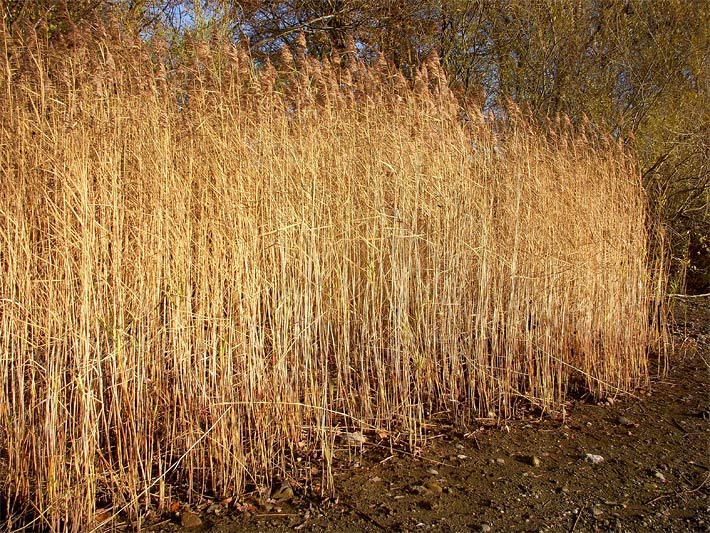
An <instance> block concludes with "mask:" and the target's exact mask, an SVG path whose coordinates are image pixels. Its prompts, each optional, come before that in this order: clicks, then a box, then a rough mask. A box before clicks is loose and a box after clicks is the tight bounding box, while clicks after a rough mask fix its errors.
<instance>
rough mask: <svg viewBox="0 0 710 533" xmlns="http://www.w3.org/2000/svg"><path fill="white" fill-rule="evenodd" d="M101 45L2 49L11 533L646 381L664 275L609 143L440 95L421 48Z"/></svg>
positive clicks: (0, 360) (2, 339) (2, 409)
mask: <svg viewBox="0 0 710 533" xmlns="http://www.w3.org/2000/svg"><path fill="white" fill-rule="evenodd" d="M102 31H103V32H104V35H103V36H102V35H100V33H101V32H102ZM94 32H95V33H96V35H95V36H93V37H92V36H91V35H89V34H87V35H86V36H82V38H81V39H79V38H78V36H77V35H73V34H70V35H69V37H68V42H66V43H65V45H64V47H63V48H62V49H61V50H58V49H56V50H53V49H49V48H48V47H47V46H46V45H45V44H43V43H42V42H38V40H37V39H31V38H28V35H31V33H27V32H26V33H25V34H24V38H23V39H20V38H18V37H16V36H13V35H9V34H7V33H6V34H4V35H3V36H2V39H0V42H4V49H3V52H2V54H0V65H1V66H2V68H1V69H0V70H1V71H2V78H1V79H0V89H1V90H0V99H1V100H0V128H1V129H0V143H1V147H2V149H1V151H0V263H1V264H2V270H1V274H0V328H1V330H0V376H2V385H1V386H0V433H1V434H2V440H1V441H0V442H1V443H2V449H1V455H0V475H1V476H2V479H0V483H1V484H2V485H1V493H0V494H1V495H2V496H1V498H0V499H1V500H2V505H3V506H4V509H3V513H4V514H5V519H7V520H9V522H8V524H9V525H10V526H13V525H14V526H17V525H21V524H23V523H26V521H27V520H28V517H34V520H35V522H34V524H35V525H36V526H38V527H42V528H50V529H53V530H65V529H74V530H86V528H87V527H91V526H87V524H91V523H92V520H94V518H95V512H96V508H97V506H98V507H101V508H104V509H106V508H108V509H110V511H111V513H119V512H123V513H127V514H129V515H130V516H133V517H134V518H136V517H139V516H140V515H141V514H142V513H143V512H145V510H146V509H148V508H151V507H153V508H155V507H158V508H161V509H163V508H165V506H166V505H168V504H169V503H168V502H169V500H170V494H171V490H172V488H173V487H175V486H178V485H180V484H183V485H184V484H189V485H190V486H191V488H192V489H193V490H194V491H195V493H196V494H200V493H206V492H210V493H211V494H213V495H217V496H228V495H236V494H239V493H240V492H242V491H243V490H244V489H245V487H253V488H256V489H260V490H267V489H268V487H269V486H270V485H271V483H272V480H273V479H274V478H279V479H281V478H291V479H295V480H298V481H299V483H302V484H303V486H304V487H306V488H308V489H313V490H321V491H326V492H327V491H329V490H330V489H331V487H332V477H331V475H330V464H331V461H332V458H333V453H334V449H335V446H336V443H337V442H338V441H337V440H336V437H337V435H338V433H339V432H340V431H362V432H364V434H365V435H370V436H371V438H375V436H379V437H384V438H390V439H393V440H394V439H400V440H402V439H404V441H406V442H408V444H409V445H412V446H415V445H418V444H419V443H420V442H421V439H422V438H423V437H424V434H423V429H422V427H423V426H422V422H423V421H425V420H426V419H427V417H428V416H431V415H432V414H435V413H439V414H441V413H442V412H445V413H448V416H449V417H450V418H451V419H452V420H454V421H456V422H457V423H460V424H470V423H473V422H474V418H475V417H477V416H480V413H483V414H487V413H490V412H494V413H495V416H497V417H508V416H514V414H515V410H516V408H517V407H518V406H520V405H527V406H534V407H537V408H540V409H543V410H547V411H556V410H560V409H561V406H562V403H563V401H564V399H565V395H566V394H567V393H568V391H569V390H570V388H571V387H577V388H580V389H583V390H587V391H589V392H591V393H592V394H594V395H596V396H598V397H604V396H609V395H611V396H616V395H618V394H622V393H624V392H626V391H632V390H633V388H634V387H635V386H637V385H639V384H640V383H644V382H645V381H646V380H647V361H648V357H647V354H648V352H649V349H650V347H651V346H662V344H663V343H662V341H663V335H662V332H663V329H662V327H661V326H662V324H661V321H660V318H662V312H661V311H662V310H660V311H659V309H658V308H657V307H656V303H657V297H656V296H657V294H659V288H662V281H663V277H662V276H660V275H658V272H660V271H661V268H660V265H659V263H658V262H656V261H653V260H652V258H651V257H649V252H648V250H649V235H648V231H647V228H646V215H645V212H646V210H645V195H644V192H643V189H642V187H641V185H640V179H639V176H638V172H637V170H636V169H635V168H634V165H633V163H632V162H631V161H630V160H629V159H628V158H627V156H626V155H625V154H624V153H623V151H622V150H621V149H620V148H619V147H618V146H616V145H615V144H613V143H611V142H607V141H606V140H604V139H598V138H595V139H591V138H587V137H586V136H585V133H584V132H576V133H575V132H573V131H571V128H570V127H569V126H568V125H566V123H565V121H564V120H560V121H558V122H557V123H554V122H551V123H550V124H549V128H548V129H547V130H546V131H540V130H537V129H535V128H533V127H532V126H531V125H530V124H529V123H528V122H526V121H525V119H524V118H522V117H521V116H520V114H519V113H516V112H515V111H513V110H509V111H508V119H507V121H506V123H505V124H504V125H502V124H501V123H500V122H498V121H494V120H490V119H485V118H484V117H482V116H481V115H480V113H477V112H476V110H474V109H468V110H463V109H461V108H460V107H459V105H458V103H457V102H456V100H455V98H454V97H453V96H452V94H451V93H450V92H449V90H448V89H447V88H446V82H445V80H444V79H443V75H442V74H441V71H440V69H439V67H438V63H437V62H436V60H435V59H432V61H430V62H429V64H428V65H427V67H426V68H425V69H423V70H422V71H420V72H419V73H418V75H417V77H416V80H414V82H413V83H410V82H409V81H407V80H405V79H404V78H403V77H402V75H401V74H399V73H397V72H396V71H395V70H394V69H392V68H391V67H390V66H389V65H386V64H384V63H383V62H380V63H378V64H374V65H370V66H366V65H364V64H362V63H361V62H359V61H358V60H356V59H354V57H352V56H349V57H343V58H342V60H340V63H339V64H337V65H333V64H323V63H318V62H316V61H315V60H312V59H310V58H309V57H307V56H306V55H305V54H304V53H303V51H302V49H299V50H296V51H295V52H296V53H295V57H294V56H291V54H290V53H289V52H287V51H284V53H283V54H282V55H281V58H280V61H279V64H278V65H277V67H278V68H275V67H274V66H272V65H271V64H266V65H259V66H258V68H256V69H254V68H253V67H252V63H251V61H250V60H249V58H248V57H247V55H246V54H245V53H244V52H243V51H241V50H240V49H238V48H235V47H232V46H226V45H225V46H221V45H217V44H216V43H212V44H208V43H195V44H194V47H193V48H192V51H193V52H194V53H193V54H192V55H193V57H191V59H190V60H184V61H182V62H180V63H179V64H170V63H169V62H168V56H167V55H166V54H165V52H164V51H163V50H161V49H160V48H159V47H152V48H148V47H145V46H144V45H143V44H141V43H139V42H131V41H126V40H124V39H121V38H120V36H118V35H113V36H112V35H111V32H112V30H111V29H110V28H109V29H103V30H98V29H95V30H94ZM654 317H655V318H654ZM311 460H316V461H321V462H322V465H323V468H322V469H321V470H320V471H319V472H320V473H315V472H316V470H312V469H311ZM93 523H94V525H97V526H98V525H99V524H98V523H97V522H93Z"/></svg>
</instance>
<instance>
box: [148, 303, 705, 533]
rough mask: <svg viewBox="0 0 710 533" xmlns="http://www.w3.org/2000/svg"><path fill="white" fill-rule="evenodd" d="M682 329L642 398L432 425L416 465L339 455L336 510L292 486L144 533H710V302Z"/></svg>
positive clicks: (377, 453)
mask: <svg viewBox="0 0 710 533" xmlns="http://www.w3.org/2000/svg"><path fill="white" fill-rule="evenodd" d="M676 321H677V323H678V325H677V326H676V328H675V331H674V336H675V344H676V352H675V354H674V355H673V356H672V359H671V361H670V371H669V372H668V373H667V374H666V375H665V376H664V377H658V378H656V379H654V380H653V381H652V385H651V387H650V389H649V390H638V391H636V397H637V398H626V399H622V398H618V399H616V400H614V401H612V402H602V403H600V404H593V403H590V402H589V401H587V400H585V399H584V398H581V399H577V400H573V401H570V402H569V406H568V407H567V412H566V417H565V419H564V420H562V419H553V418H545V417H543V418H540V417H539V416H538V417H534V416H532V417H526V418H525V419H523V420H519V421H513V422H511V421H503V422H499V423H494V422H493V421H492V422H491V423H490V424H485V423H482V424H481V425H480V427H477V428H472V429H471V431H469V432H465V433H464V432H460V431H455V430H454V429H453V428H452V427H447V426H445V425H441V426H436V425H433V426H432V427H431V428H429V439H428V443H427V446H426V447H425V448H424V449H423V450H422V452H421V453H420V454H417V455H416V456H414V455H412V454H407V453H404V452H401V451H397V450H395V449H392V448H390V446H385V445H384V442H383V443H382V444H378V443H377V442H370V441H368V442H366V443H365V444H364V446H362V450H361V452H360V451H357V450H355V449H353V448H352V447H351V448H347V447H345V446H344V447H343V448H341V449H339V450H338V451H337V454H336V457H337V458H338V461H337V462H336V473H335V476H336V487H337V497H336V498H334V499H328V500H325V501H323V500H321V499H319V498H318V497H316V496H312V495H310V494H308V491H304V488H303V486H302V485H301V484H299V482H298V480H290V483H289V484H288V485H284V486H283V487H280V489H281V490H280V491H278V490H277V491H275V492H274V493H272V499H270V500H261V501H260V500H259V499H258V498H257V497H256V496H254V497H253V498H249V497H245V498H244V499H243V500H241V501H239V502H234V501H232V502H222V503H219V502H210V501H205V502H204V503H202V504H201V505H197V506H195V507H193V508H192V510H188V509H186V508H184V509H183V510H182V512H181V513H176V514H174V515H171V516H164V517H162V519H160V520H157V521H156V522H155V523H154V524H153V525H152V526H149V529H152V530H155V531H188V530H191V531H204V532H209V533H228V532H241V531H294V530H296V531H336V532H340V531H447V532H448V531H451V532H453V531H675V532H681V531H710V498H709V496H710V470H709V467H710V397H709V392H708V391H709V390H710V388H709V387H708V383H710V366H709V365H710V298H707V297H704V298H695V299H688V300H684V301H683V302H682V303H680V304H679V305H678V306H677V312H676ZM587 454H592V455H595V456H600V457H602V458H603V461H602V462H599V463H598V464H593V462H592V461H593V458H590V457H588V456H587Z"/></svg>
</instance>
